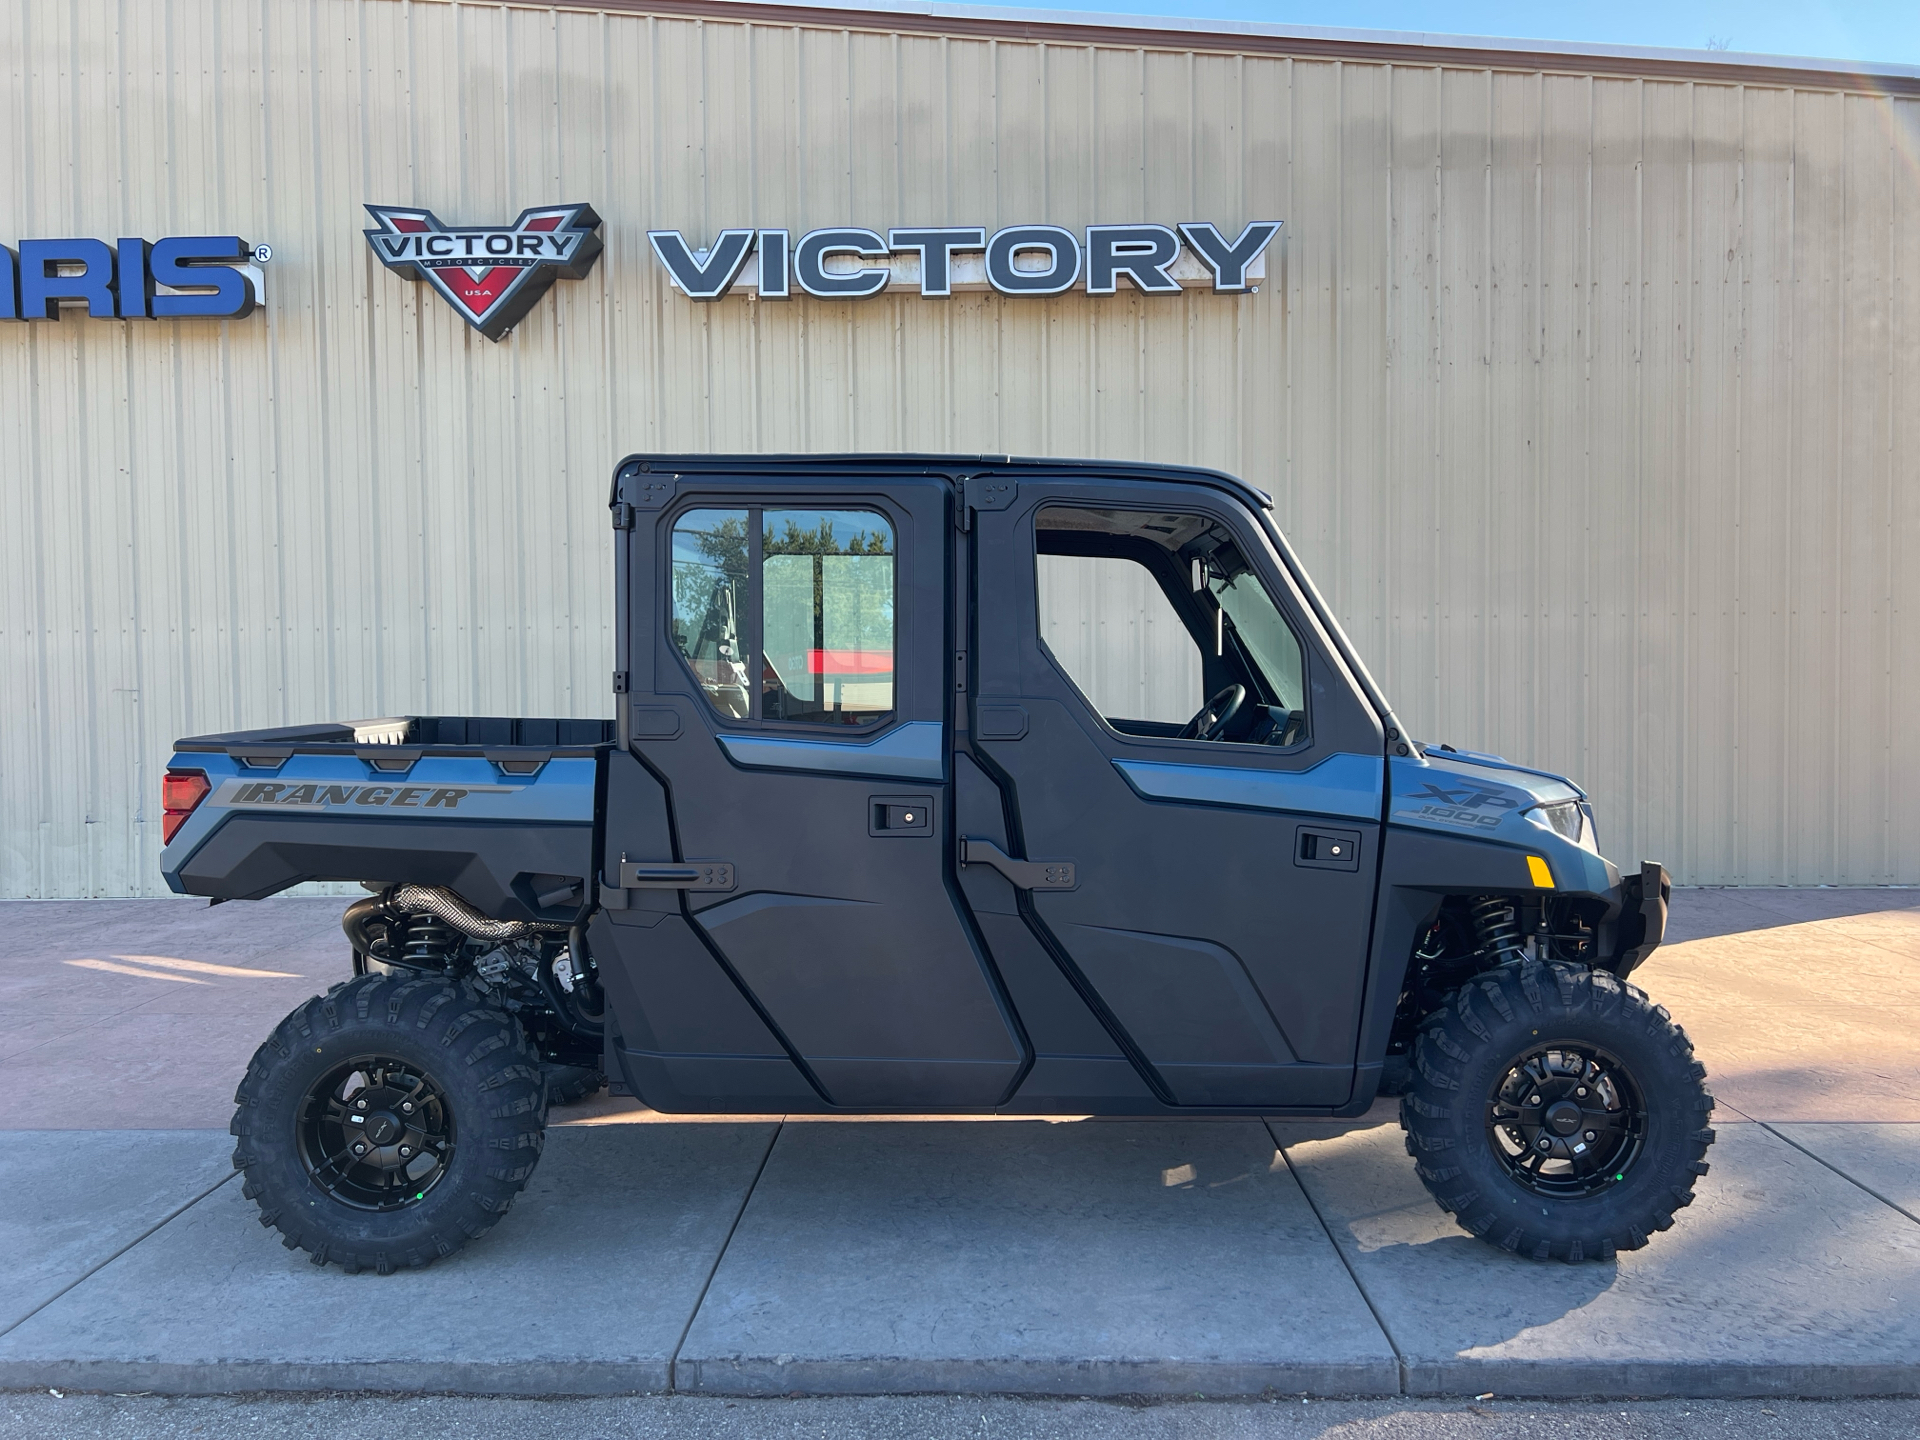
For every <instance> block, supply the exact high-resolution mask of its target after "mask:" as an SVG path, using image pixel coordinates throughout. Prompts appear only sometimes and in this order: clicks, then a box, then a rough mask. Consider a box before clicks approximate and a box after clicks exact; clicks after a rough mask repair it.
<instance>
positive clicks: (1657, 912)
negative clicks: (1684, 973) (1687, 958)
mask: <svg viewBox="0 0 1920 1440" xmlns="http://www.w3.org/2000/svg"><path fill="white" fill-rule="evenodd" d="M1672 897H1673V881H1672V880H1671V879H1669V878H1668V876H1667V867H1666V866H1664V865H1662V864H1660V863H1659V862H1658V861H1656V860H1643V861H1641V862H1640V873H1639V874H1638V875H1623V876H1621V877H1620V914H1619V917H1618V918H1617V919H1616V920H1615V921H1614V929H1613V935H1614V943H1613V958H1612V960H1611V961H1610V962H1609V963H1608V964H1607V966H1606V968H1607V969H1609V970H1611V971H1612V972H1613V973H1614V974H1616V975H1618V976H1619V977H1620V978H1621V979H1622V980H1624V979H1626V978H1627V976H1629V975H1631V974H1632V973H1633V972H1634V970H1636V969H1637V968H1638V967H1639V966H1640V965H1641V963H1642V962H1644V961H1645V960H1646V958H1647V957H1648V956H1649V955H1651V954H1653V952H1654V951H1655V950H1657V949H1659V948H1660V942H1661V941H1662V940H1664V939H1666V936H1667V902H1668V901H1669V900H1671V899H1672Z"/></svg>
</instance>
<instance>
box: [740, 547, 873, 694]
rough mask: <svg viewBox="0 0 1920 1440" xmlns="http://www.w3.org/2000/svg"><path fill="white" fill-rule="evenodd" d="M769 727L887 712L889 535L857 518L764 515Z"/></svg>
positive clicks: (765, 640) (764, 619)
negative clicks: (771, 723) (778, 723)
mask: <svg viewBox="0 0 1920 1440" xmlns="http://www.w3.org/2000/svg"><path fill="white" fill-rule="evenodd" d="M761 536H762V539H761V549H762V552H763V555H764V557H765V558H764V561H763V564H764V568H765V601H764V607H763V609H762V611H761V614H762V616H763V624H764V627H765V631H764V633H765V639H764V642H763V643H764V645H765V648H766V657H767V659H766V677H765V680H766V684H765V691H764V695H763V707H764V708H763V711H762V714H763V715H764V717H765V718H766V719H768V720H810V721H815V722H825V723H829V724H843V725H861V724H865V723H866V722H868V721H870V720H877V719H879V718H880V717H881V716H882V715H885V714H886V713H887V712H888V711H890V710H891V709H893V529H892V527H891V526H889V525H888V524H887V522H886V521H885V520H884V519H883V518H882V517H880V516H879V515H876V514H873V513H872V512H871V511H865V510H768V511H766V512H765V520H764V523H763V525H762V529H761Z"/></svg>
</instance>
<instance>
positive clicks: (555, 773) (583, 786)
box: [160, 750, 595, 894]
mask: <svg viewBox="0 0 1920 1440" xmlns="http://www.w3.org/2000/svg"><path fill="white" fill-rule="evenodd" d="M167 768H168V769H170V770H200V771H204V772H205V774H206V777H207V781H208V783H209V784H211V785H212V786H213V791H212V793H211V794H209V795H208V796H207V798H206V799H205V800H203V801H201V802H200V806H199V808H198V809H196V810H195V811H194V812H193V814H192V815H191V816H189V817H188V818H187V821H186V823H185V824H184V825H182V826H181V827H180V830H179V832H178V833H177V834H176V835H175V836H174V837H173V841H172V843H171V844H169V845H168V846H167V847H166V848H165V849H164V850H162V851H161V852H160V870H161V874H162V875H163V876H164V878H165V879H166V882H167V885H168V887H169V888H170V889H172V890H174V891H175V892H176V893H180V894H184V893H186V890H185V887H184V886H183V885H182V884H181V883H180V879H179V874H180V870H181V868H182V867H183V866H184V865H186V864H187V862H188V861H189V860H191V859H192V857H193V855H194V853H195V852H196V851H197V850H199V849H200V847H201V846H202V845H204V844H206V842H207V841H208V840H210V839H212V838H213V836H214V835H215V834H216V833H217V832H218V831H219V829H220V827H221V826H223V825H225V824H226V823H227V822H228V821H230V820H231V819H233V818H234V817H235V816H236V815H243V814H250V815H260V814H268V815H272V816H274V817H276V818H279V819H283V820H285V819H294V818H296V817H299V816H308V815H310V816H315V817H336V816H340V817H351V818H353V819H355V820H363V821H364V820H369V819H376V820H380V821H383V822H386V823H390V824H392V825H395V826H408V827H419V829H420V832H421V835H420V843H421V847H422V848H423V849H425V848H431V847H432V845H433V843H434V842H433V839H432V831H433V827H434V826H436V825H440V824H444V823H446V822H449V821H461V822H471V821H500V822H507V823H511V824H522V825H543V826H551V825H580V826H586V827H588V828H591V827H592V825H593V821H594V814H593V804H594V771H595V762H594V760H593V759H592V758H591V757H590V756H583V757H560V758H555V759H551V760H548V761H547V762H546V764H544V765H543V766H541V768H540V770H539V772H538V773H537V774H533V775H509V774H506V773H504V772H503V771H502V770H501V769H500V768H499V767H498V766H496V765H495V764H494V763H493V762H492V761H491V760H487V759H484V758H482V757H480V756H476V755H431V754H429V755H423V756H421V757H420V759H418V760H417V761H415V762H414V764H413V765H412V767H411V768H410V769H408V770H407V772H406V773H405V774H399V773H396V772H393V771H383V770H376V769H375V768H374V766H373V764H372V763H371V762H370V761H367V760H362V759H360V758H359V757H358V756H357V755H355V754H354V753H353V752H351V751H348V752H347V753H344V754H339V755H326V754H295V755H292V756H289V757H288V758H287V759H286V760H285V761H284V762H282V763H281V764H280V765H279V766H278V767H276V768H273V769H265V768H261V767H258V766H252V765H243V764H241V763H240V762H239V761H238V760H236V759H234V758H233V757H232V756H231V755H225V754H221V753H219V752H217V751H211V752H210V751H201V750H191V751H178V752H176V753H175V754H174V756H173V758H172V759H171V760H169V761H168V766H167Z"/></svg>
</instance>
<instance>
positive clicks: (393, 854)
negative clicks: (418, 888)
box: [161, 715, 614, 921]
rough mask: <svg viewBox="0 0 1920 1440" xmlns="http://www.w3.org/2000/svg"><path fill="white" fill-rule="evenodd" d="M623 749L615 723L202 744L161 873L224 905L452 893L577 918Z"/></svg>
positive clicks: (499, 720)
mask: <svg viewBox="0 0 1920 1440" xmlns="http://www.w3.org/2000/svg"><path fill="white" fill-rule="evenodd" d="M613 739H614V736H613V722H612V721H611V720H578V719H538V718H523V717H509V716H467V715H419V716H397V717H392V718H388V719H383V720H375V721H359V722H355V723H352V724H345V723H343V724H330V725H306V726H293V727H288V728H282V729H274V730H245V731H236V732H234V733H232V734H226V735H200V736H194V737H192V738H190V739H186V740H181V741H179V742H178V743H177V744H176V745H175V747H174V755H173V758H172V760H171V761H170V762H169V764H168V767H167V769H168V773H169V776H170V777H172V778H173V779H174V781H175V783H176V784H178V785H181V786H183V787H188V788H191V789H193V790H195V791H197V793H198V794H199V795H200V797H201V798H199V799H198V800H197V801H196V802H195V803H194V804H193V805H192V807H191V813H189V814H187V815H186V816H185V818H184V819H183V820H181V822H180V823H179V825H178V828H177V829H175V830H174V831H173V833H172V835H171V837H170V838H169V841H168V843H167V846H166V848H165V849H164V850H163V851H162V852H161V869H162V873H163V874H164V876H165V878H166V881H167V884H168V885H169V886H170V887H171V888H172V889H173V890H174V891H176V892H177V893H180V894H185V895H206V896H209V897H212V898H215V899H222V900H257V899H260V898H262V897H263V896H267V895H272V894H274V893H276V892H278V891H281V890H284V889H286V888H287V887H288V886H291V885H297V884H299V883H301V882H302V881H306V880H359V881H368V882H372V883H378V882H381V881H392V882H394V883H401V882H407V883H412V884H418V885H444V886H446V887H448V888H450V889H452V890H455V891H457V892H458V893H459V894H460V895H462V896H464V897H465V898H466V899H467V900H468V901H469V902H470V903H472V904H474V905H477V906H479V907H480V908H481V909H483V910H484V911H486V913H488V914H490V915H494V916H497V917H499V918H501V919H510V920H512V919H518V920H553V921H565V920H573V919H576V918H578V917H579V916H581V915H584V914H585V912H586V909H587V906H588V905H589V903H590V902H591V900H592V898H593V893H592V892H593V885H592V876H593V856H594V854H595V849H596V845H595V840H596V837H595V814H596V804H595V801H596V797H597V795H598V793H599V791H600V787H601V785H602V783H603V781H602V778H601V777H602V774H603V772H604V769H605V756H606V753H607V751H608V749H609V748H610V747H611V746H612V744H613ZM195 776H198V777H200V780H199V781H195V780H194V778H193V777H195ZM182 777H184V778H182ZM202 782H203V783H204V787H205V788H204V789H200V788H199V787H200V784H201V783H202ZM542 901H545V902H546V903H544V904H543V903H541V902H542Z"/></svg>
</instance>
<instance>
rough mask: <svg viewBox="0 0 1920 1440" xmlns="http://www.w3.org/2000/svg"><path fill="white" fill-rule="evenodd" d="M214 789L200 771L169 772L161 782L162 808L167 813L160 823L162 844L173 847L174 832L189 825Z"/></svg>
mask: <svg viewBox="0 0 1920 1440" xmlns="http://www.w3.org/2000/svg"><path fill="white" fill-rule="evenodd" d="M212 789H213V787H212V786H211V785H209V784H208V783H207V777H206V775H205V773H204V772H202V771H199V770H169V771H168V772H167V778H166V779H164V780H162V781H161V782H160V806H161V808H162V809H163V810H164V811H165V812H166V814H165V815H164V816H162V818H161V821H160V843H161V844H162V845H171V844H172V843H173V837H174V832H176V831H177V830H179V828H180V827H181V826H182V825H184V824H186V823H187V817H188V816H189V815H191V814H193V812H194V810H195V809H196V808H197V807H198V806H199V804H200V802H201V801H202V800H204V799H206V798H207V793H208V792H209V791H210V790H212Z"/></svg>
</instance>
